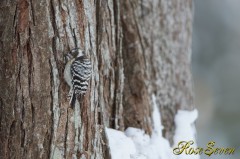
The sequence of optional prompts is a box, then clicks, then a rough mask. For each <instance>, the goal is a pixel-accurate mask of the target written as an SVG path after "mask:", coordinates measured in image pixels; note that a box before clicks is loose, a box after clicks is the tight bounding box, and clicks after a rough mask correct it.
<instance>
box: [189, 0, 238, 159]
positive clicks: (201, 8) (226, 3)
mask: <svg viewBox="0 0 240 159" xmlns="http://www.w3.org/2000/svg"><path fill="white" fill-rule="evenodd" d="M194 12H195V13H194V27H193V54H192V72H193V78H194V90H195V102H196V107H197V109H198V110H199V118H198V120H197V132H198V134H197V140H198V146H199V147H206V144H207V143H208V142H210V141H215V142H216V147H234V148H236V150H235V154H234V155H231V156H228V155H217V156H216V155H212V156H211V157H208V156H206V155H202V157H201V158H202V159H203V158H218V159H219V158H220V159H240V0H195V1H194Z"/></svg>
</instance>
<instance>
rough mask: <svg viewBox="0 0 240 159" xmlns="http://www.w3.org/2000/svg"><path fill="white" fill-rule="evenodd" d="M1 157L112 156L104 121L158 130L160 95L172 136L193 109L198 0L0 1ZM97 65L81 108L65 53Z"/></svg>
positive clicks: (121, 127) (107, 124)
mask: <svg viewBox="0 0 240 159" xmlns="http://www.w3.org/2000/svg"><path fill="white" fill-rule="evenodd" d="M0 8H1V9H0V18H1V20H0V37H1V42H0V49H1V51H0V60H1V63H0V143H1V144H0V158H3V159H5V158H6V159H7V158H11V159H12V158H24V159H25V158H29V159H32V158H39V159H40V158H57V159H59V158H84V157H85V158H90V157H91V158H97V159H101V158H107V157H108V153H107V150H108V149H107V145H106V141H105V136H104V127H111V128H115V129H119V130H124V129H125V128H127V127H129V126H132V127H138V128H141V129H144V130H145V131H146V132H147V133H149V134H151V128H152V122H151V120H150V119H151V118H150V117H151V113H152V107H151V105H152V101H151V96H152V95H153V94H154V95H155V96H156V97H157V104H158V105H159V107H160V108H161V115H162V121H163V125H164V126H165V129H164V135H165V137H166V138H168V139H169V141H172V137H173V132H174V115H175V114H176V111H177V110H178V109H192V108H193V102H192V86H191V84H192V83H191V73H190V59H191V32H192V26H191V25H192V1H191V0H161V1H138V0H126V1H124V0H123V1H118V0H113V1H110V0H97V1H94V0H40V1H32V0H18V1H10V0H4V1H1V2H0ZM75 47H80V48H82V49H85V50H86V52H87V54H88V55H89V57H90V58H91V61H92V64H93V75H92V78H91V81H90V87H89V89H88V93H87V94H86V95H85V97H84V99H82V101H80V105H77V106H76V107H75V109H71V108H70V106H69V104H68V99H67V94H68V91H69V87H68V86H67V84H66V82H65V81H64V79H63V72H64V67H65V64H64V54H66V53H67V52H68V51H69V50H71V49H73V48H75Z"/></svg>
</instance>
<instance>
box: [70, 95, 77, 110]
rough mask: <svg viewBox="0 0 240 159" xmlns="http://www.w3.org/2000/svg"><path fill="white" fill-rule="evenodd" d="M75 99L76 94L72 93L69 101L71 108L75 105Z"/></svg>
mask: <svg viewBox="0 0 240 159" xmlns="http://www.w3.org/2000/svg"><path fill="white" fill-rule="evenodd" d="M76 99H77V98H76V95H75V94H74V93H73V94H72V96H71V99H70V102H69V104H70V106H71V107H72V109H73V108H74V106H75V103H76Z"/></svg>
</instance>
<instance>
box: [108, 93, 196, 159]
mask: <svg viewBox="0 0 240 159" xmlns="http://www.w3.org/2000/svg"><path fill="white" fill-rule="evenodd" d="M152 102H153V109H154V111H153V115H152V116H153V133H152V136H149V135H147V134H145V133H144V131H143V130H141V129H137V128H132V127H129V128H127V129H126V131H125V132H122V131H118V130H114V129H110V128H105V131H106V134H107V139H108V143H109V148H110V153H111V157H112V159H199V158H200V157H199V155H185V154H184V153H182V154H181V155H174V154H173V147H177V146H176V145H178V143H179V142H180V141H190V140H193V141H194V143H196V142H195V141H196V140H195V133H196V132H195V126H194V121H195V120H196V119H197V116H198V113H197V110H193V111H183V110H179V111H178V113H177V115H176V116H175V124H176V131H175V136H174V138H173V139H174V145H173V147H170V144H169V142H168V140H167V139H165V138H164V137H163V136H162V129H163V126H162V124H161V116H160V113H159V110H158V107H157V104H156V99H155V96H154V95H153V96H152ZM192 147H196V144H195V145H192Z"/></svg>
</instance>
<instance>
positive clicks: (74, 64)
mask: <svg viewBox="0 0 240 159" xmlns="http://www.w3.org/2000/svg"><path fill="white" fill-rule="evenodd" d="M66 61H67V63H66V66H65V70H64V79H65V81H66V82H67V84H68V85H69V86H70V92H69V96H70V102H69V103H70V105H71V106H72V107H74V105H75V102H76V99H77V98H78V96H80V97H81V95H84V94H85V93H86V91H87V88H88V81H89V79H90V78H91V74H92V66H91V61H90V59H89V58H88V57H87V56H86V55H85V53H84V51H82V50H80V49H78V48H76V49H73V50H71V52H70V53H68V54H67V55H66Z"/></svg>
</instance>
